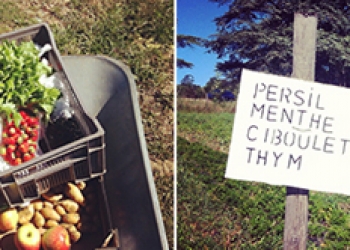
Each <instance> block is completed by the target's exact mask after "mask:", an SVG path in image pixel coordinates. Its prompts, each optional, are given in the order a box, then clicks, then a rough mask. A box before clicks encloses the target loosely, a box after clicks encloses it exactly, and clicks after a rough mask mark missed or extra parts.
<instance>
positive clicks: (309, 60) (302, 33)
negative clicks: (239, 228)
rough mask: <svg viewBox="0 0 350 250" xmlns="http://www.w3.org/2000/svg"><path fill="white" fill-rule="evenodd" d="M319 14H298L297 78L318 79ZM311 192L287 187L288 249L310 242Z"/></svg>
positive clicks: (285, 243) (295, 40) (301, 247)
mask: <svg viewBox="0 0 350 250" xmlns="http://www.w3.org/2000/svg"><path fill="white" fill-rule="evenodd" d="M316 37H317V17H316V16H304V15H302V14H298V13H296V14H295V15H294V38H293V73H292V77H293V78H299V79H303V80H308V81H314V75H315V54H316ZM308 198H309V191H308V190H305V189H299V188H293V187H287V197H286V209H285V225H284V239H283V246H284V250H291V249H293V250H294V249H295V250H304V249H306V243H307V226H308V201H309V200H308Z"/></svg>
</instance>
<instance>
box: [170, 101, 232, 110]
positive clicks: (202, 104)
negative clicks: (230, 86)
mask: <svg viewBox="0 0 350 250" xmlns="http://www.w3.org/2000/svg"><path fill="white" fill-rule="evenodd" d="M235 106H236V102H231V101H229V102H220V103H219V102H214V101H212V100H207V99H192V98H178V99H177V109H178V110H179V111H185V112H198V113H234V112H235Z"/></svg>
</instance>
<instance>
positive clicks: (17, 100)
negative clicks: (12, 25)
mask: <svg viewBox="0 0 350 250" xmlns="http://www.w3.org/2000/svg"><path fill="white" fill-rule="evenodd" d="M38 54H39V51H38V50H37V48H36V47H35V45H34V43H33V42H21V43H20V44H17V43H16V42H14V41H11V42H10V41H5V42H3V43H2V44H0V114H1V115H2V116H5V118H6V119H9V120H12V119H13V120H14V122H15V124H17V125H19V123H20V121H21V115H20V114H19V110H20V109H21V108H25V109H29V110H30V111H31V112H33V113H34V114H36V113H43V115H44V116H43V118H44V120H48V119H49V116H50V114H51V112H52V111H53V108H54V105H55V102H56V100H57V98H58V97H59V96H60V91H59V90H58V89H56V88H47V87H45V86H44V85H42V84H41V83H40V82H39V78H40V77H41V76H42V75H47V76H49V75H50V74H52V68H51V67H50V66H48V65H45V64H44V63H42V62H41V61H40V58H39V56H38Z"/></svg>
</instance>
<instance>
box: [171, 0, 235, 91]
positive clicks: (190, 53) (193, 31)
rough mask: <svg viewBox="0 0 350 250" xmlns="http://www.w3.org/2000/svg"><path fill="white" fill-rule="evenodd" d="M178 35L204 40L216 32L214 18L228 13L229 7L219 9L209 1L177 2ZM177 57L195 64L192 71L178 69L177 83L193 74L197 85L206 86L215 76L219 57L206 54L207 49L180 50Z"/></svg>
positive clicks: (185, 0) (178, 0)
mask: <svg viewBox="0 0 350 250" xmlns="http://www.w3.org/2000/svg"><path fill="white" fill-rule="evenodd" d="M176 4H177V33H178V34H183V35H193V36H198V37H202V38H208V36H210V35H212V34H214V33H215V32H216V26H215V23H214V21H213V20H214V18H215V17H218V16H221V15H222V14H223V13H225V12H226V10H227V9H228V6H227V5H225V6H223V7H218V4H216V3H212V2H209V1H208V0H201V1H194V0H177V3H176ZM177 57H179V58H182V59H185V60H186V61H188V62H191V63H193V64H194V66H193V68H192V69H177V73H176V83H177V84H179V83H180V82H181V79H182V78H183V77H184V76H185V75H187V74H191V75H193V76H194V80H195V82H194V83H195V84H197V85H200V86H204V85H205V84H206V83H207V82H208V80H209V79H210V77H213V76H215V75H216V74H215V65H216V63H217V62H218V61H219V60H218V59H217V55H216V54H213V53H210V54H209V53H206V49H205V48H200V47H194V48H184V49H181V48H178V49H177Z"/></svg>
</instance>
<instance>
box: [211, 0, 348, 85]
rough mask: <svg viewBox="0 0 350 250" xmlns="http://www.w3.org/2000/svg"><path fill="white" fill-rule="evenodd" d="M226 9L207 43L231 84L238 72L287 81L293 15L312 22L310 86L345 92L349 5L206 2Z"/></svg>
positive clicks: (297, 0)
mask: <svg viewBox="0 0 350 250" xmlns="http://www.w3.org/2000/svg"><path fill="white" fill-rule="evenodd" d="M210 1H212V2H216V3H218V4H219V5H228V6H229V10H228V11H227V12H226V13H224V14H223V15H222V16H220V17H217V18H216V19H215V22H216V25H217V33H216V34H214V35H212V36H211V39H210V41H209V42H208V43H207V47H208V48H209V50H211V51H213V52H215V53H217V54H218V56H219V58H222V59H224V61H223V62H221V63H218V64H217V69H218V70H219V71H221V72H223V73H224V74H225V75H226V76H227V77H228V78H229V79H231V81H232V82H233V83H237V82H238V79H239V77H240V71H241V69H242V68H248V69H252V70H258V71H263V72H269V73H273V74H278V75H285V76H289V75H290V74H291V72H292V49H293V21H294V13H296V12H298V13H303V14H305V15H314V14H316V15H317V17H318V38H317V53H316V75H315V79H316V81H320V82H325V83H331V84H335V85H341V86H348V87H350V1H346V0H342V1H341V0H335V1H326V0H291V1H286V0H210Z"/></svg>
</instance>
